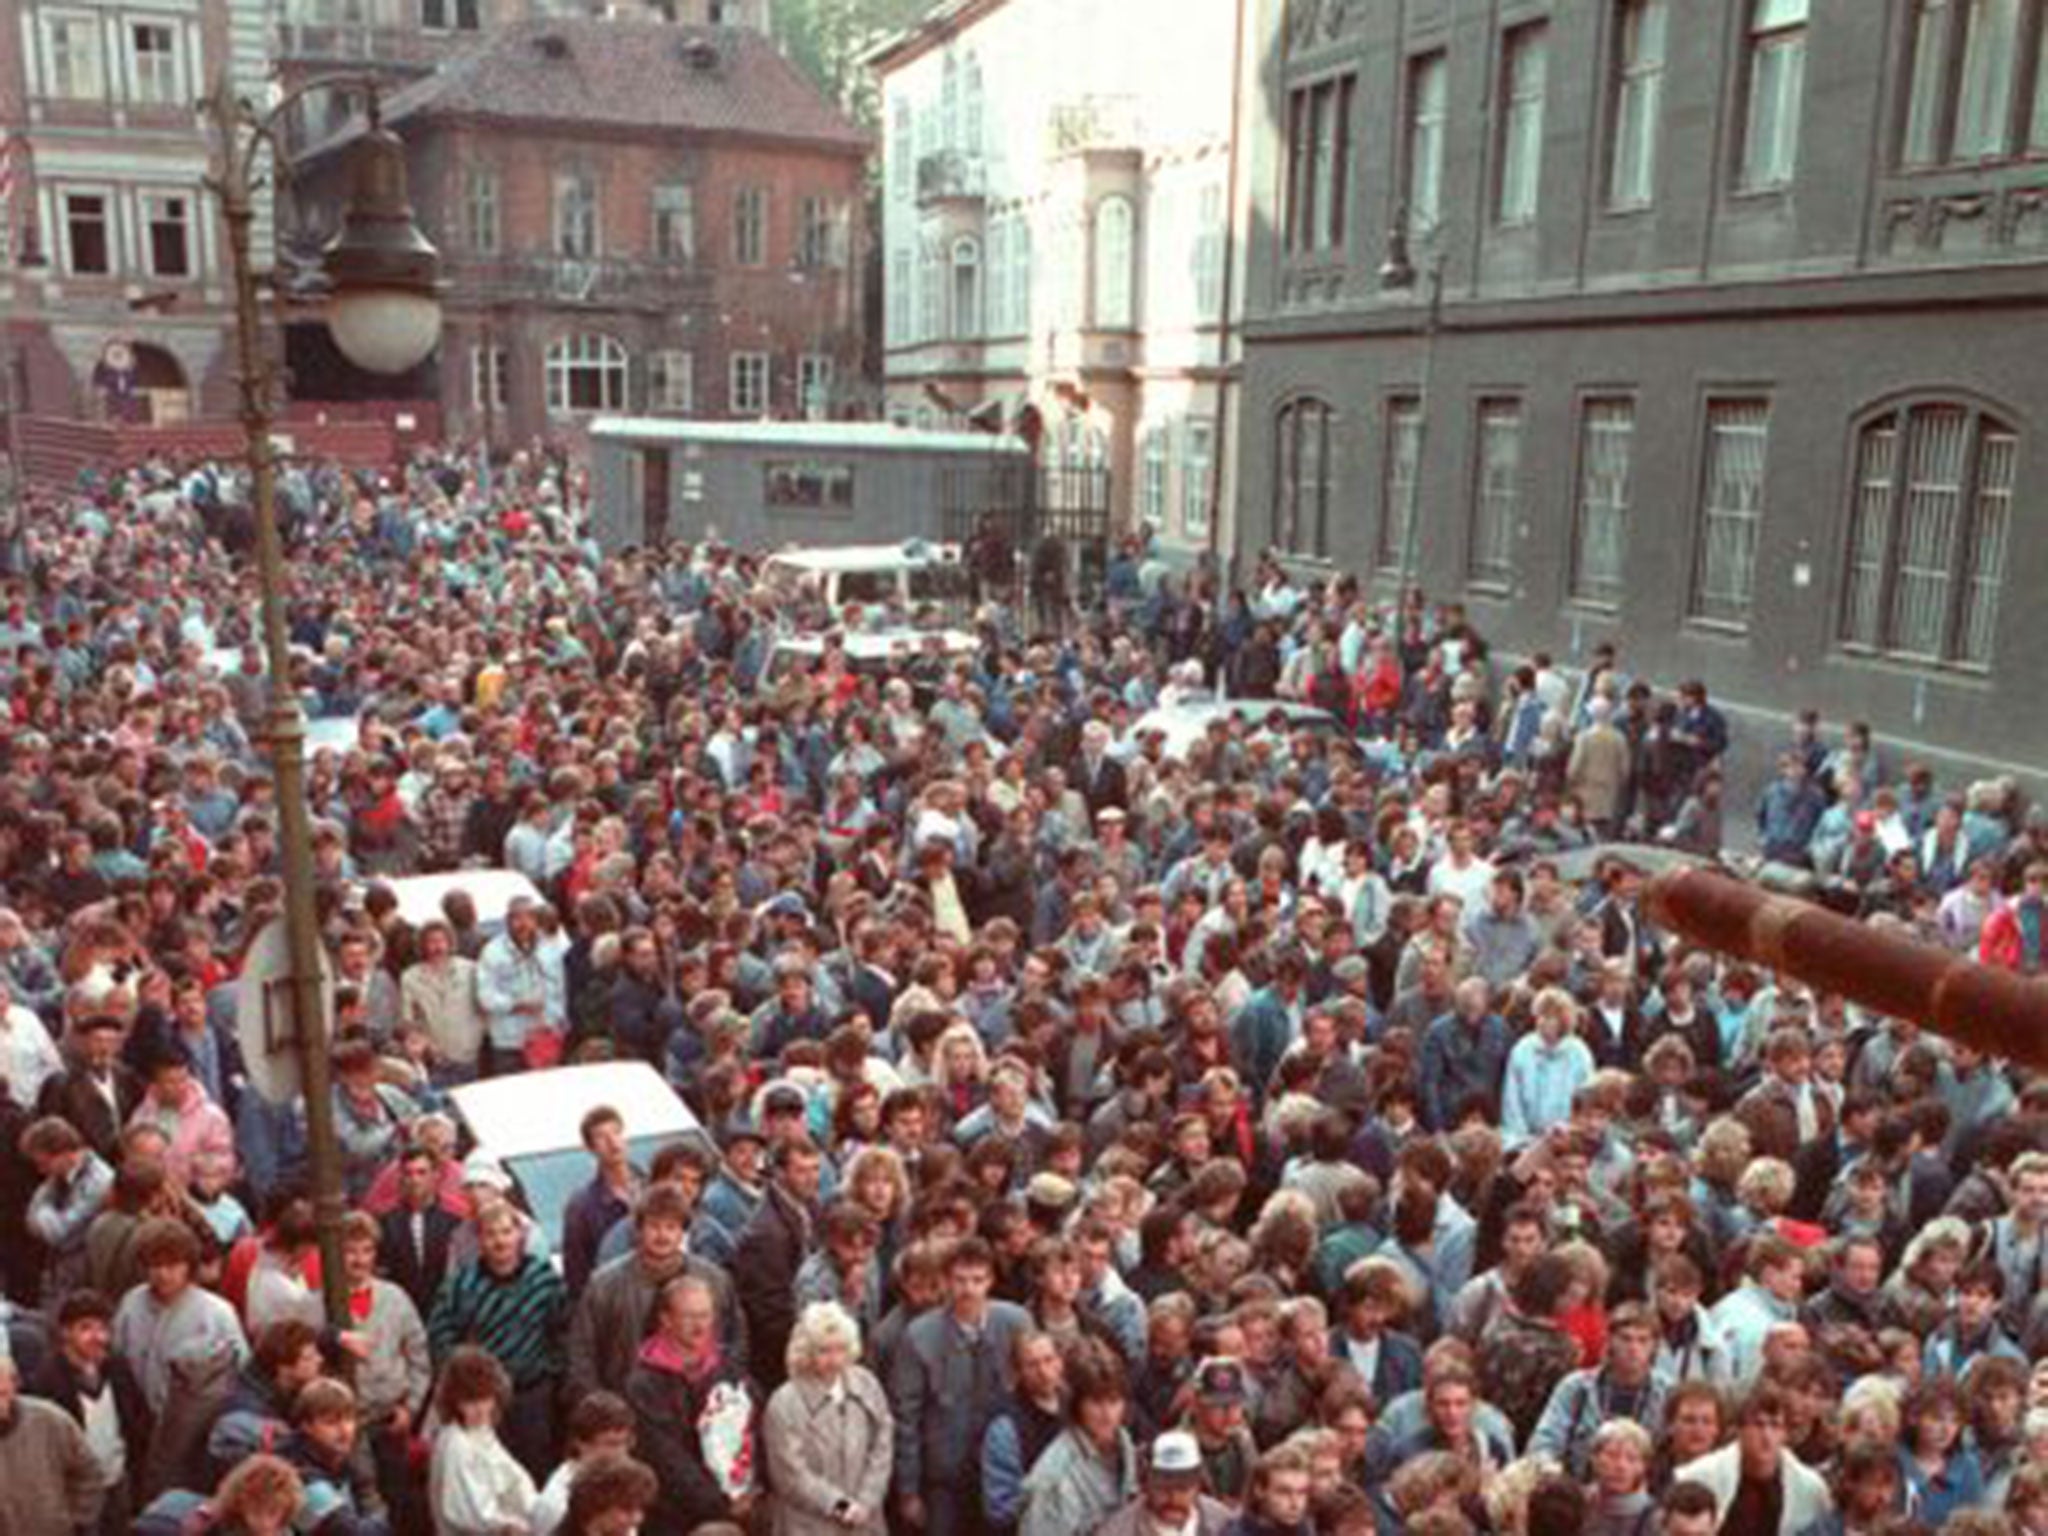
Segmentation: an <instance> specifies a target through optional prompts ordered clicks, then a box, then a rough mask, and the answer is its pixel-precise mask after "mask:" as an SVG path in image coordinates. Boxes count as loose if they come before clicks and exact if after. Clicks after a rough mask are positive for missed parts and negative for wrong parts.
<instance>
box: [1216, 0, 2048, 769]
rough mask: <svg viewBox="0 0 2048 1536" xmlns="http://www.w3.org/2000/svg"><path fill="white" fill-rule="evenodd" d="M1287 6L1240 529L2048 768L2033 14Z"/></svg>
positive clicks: (1756, 729) (1569, 5) (1278, 52)
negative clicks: (2038, 647)
mask: <svg viewBox="0 0 2048 1536" xmlns="http://www.w3.org/2000/svg"><path fill="white" fill-rule="evenodd" d="M1259 9H1260V24H1261V35H1262V37H1263V39H1264V45H1263V47H1262V49H1261V53H1260V66H1259V76H1258V82H1259V83H1258V90H1257V94H1258V96H1259V99H1260V108H1261V109H1260V111H1259V113H1258V117H1257V120H1258V122H1259V123H1260V124H1261V129H1260V132H1259V133H1258V135H1257V138H1256V145H1255V154H1254V156H1253V163H1252V165H1251V167H1250V170H1249V175H1250V179H1251V182H1252V185H1253V200H1254V206H1253V221H1254V225H1255V230H1254V238H1253V242H1252V260H1251V265H1252V272H1251V285H1250V294H1249V303H1250V305H1251V314H1250V316H1249V318H1248V321H1247V328H1246V335H1247V339H1246V360H1245V406H1246V409H1245V414H1244V432H1243V438H1242V444H1241V446H1242V475H1241V484H1242V486H1243V491H1242V496H1241V505H1240V517H1241V523H1240V527H1241V530H1242V533H1241V540H1240V548H1241V550H1243V551H1246V552H1249V551H1252V550H1256V549H1258V548H1261V547H1265V546H1278V547H1280V548H1282V549H1285V550H1287V551H1289V552H1290V553H1291V554H1292V555H1293V556H1294V557H1296V558H1297V559H1299V560H1300V561H1301V562H1302V563H1303V564H1305V565H1307V566H1310V567H1319V568H1342V569H1349V570H1357V571H1364V572H1371V573H1375V574H1376V575H1377V577H1378V578H1379V579H1380V581H1381V582H1382V584H1383V586H1384V585H1385V584H1387V583H1389V582H1391V580H1392V578H1393V575H1394V573H1395V572H1396V571H1397V570H1398V569H1399V568H1400V567H1401V566H1402V565H1403V563H1404V558H1403V557H1404V551H1405V550H1406V549H1407V548H1408V547H1409V538H1408V517H1409V509H1410V508H1411V507H1416V508H1419V509H1420V514H1421V515H1420V526H1419V528H1418V529H1417V535H1418V537H1417V538H1416V539H1415V541H1414V545H1413V547H1414V549H1415V552H1416V555H1417V556H1418V558H1419V570H1420V573H1421V576H1422V579H1423V581H1424V582H1425V583H1426V585H1427V586H1428V587H1429V588H1430V590H1431V591H1432V592H1435V593H1438V594H1446V593H1449V594H1458V595H1461V596H1463V597H1464V598H1465V599H1466V600H1467V602H1468V604H1469V605H1470V607H1471V608H1472V609H1473V610H1474V613H1475V617H1476V619H1477V621H1478V622H1479V624H1480V625H1481V626H1482V627H1483V628H1484V629H1486V630H1487V631H1488V632H1489V633H1491V634H1493V635H1494V636H1496V637H1498V638H1499V639H1500V640H1501V641H1502V642H1504V643H1505V644H1506V645H1507V646H1508V647H1509V648H1511V649H1519V650H1527V649H1535V648H1542V649H1549V650H1551V651H1553V652H1555V653H1556V654H1558V655H1560V656H1576V655H1582V654H1583V653H1584V652H1585V651H1586V650H1587V649H1588V648H1589V647H1590V646H1591V645H1592V644H1593V643H1594V642H1595V641H1597V640H1599V639H1602V638H1608V637H1613V638H1616V639H1618V640H1620V642H1621V643H1622V647H1623V655H1624V657H1625V659H1626V661H1627V663H1628V665H1629V666H1630V667H1631V669H1632V670H1639V671H1642V672H1644V673H1648V674H1651V675H1655V676H1659V677H1663V678H1666V679H1673V678H1677V677H1681V676H1684V675H1687V674H1697V675H1701V676H1705V677H1709V678H1712V679H1715V680H1716V686H1717V687H1718V688H1719V689H1720V690H1721V691H1722V692H1723V693H1724V694H1725V695H1726V696H1727V697H1728V698H1729V700H1730V702H1731V703H1732V704H1734V705H1736V706H1746V707H1748V708H1749V709H1750V710H1751V711H1753V714H1752V719H1753V722H1754V724H1753V730H1752V732H1751V734H1752V736H1753V737H1755V738H1757V739H1759V740H1761V741H1763V742H1766V743H1767V742H1768V741H1770V740H1773V739H1777V737H1778V736H1779V734H1780V730H1781V728H1780V726H1779V725H1778V724H1777V719H1778V718H1779V717H1780V712H1781V711H1782V710H1784V709H1785V708H1787V707H1789V706H1791V705H1793V704H1795V703H1801V702H1815V703H1820V704H1823V705H1825V706H1826V708H1827V710H1828V713H1829V715H1830V717H1831V718H1834V719H1838V720H1839V719H1841V718H1845V717H1846V718H1855V717H1863V718H1867V719H1869V720H1870V721H1872V722H1873V724H1874V725H1875V726H1876V728H1877V729H1878V731H1879V732H1880V733H1881V734H1884V735H1890V736H1892V737H1893V738H1894V739H1903V740H1906V741H1911V742H1915V743H1922V744H1926V743H1949V744H1951V745H1953V746H1955V747H1956V748H1957V750H1958V751H1960V752H1965V753H1968V754H1969V755H1971V756H1973V757H1974V758H1975V759H1976V760H1977V761H1978V762H1980V763H1986V762H1997V763H2018V764H2038V763H2041V762H2044V761H2048V695H2044V694H2043V693H2042V691H2041V690H2040V689H2039V688H2037V687H2033V686H2031V684H2030V682H2029V677H2030V673H2031V663H2030V662H2029V661H2028V659H2027V658H2028V657H2029V656H2030V655H2031V652H2032V645H2031V642H2029V640H2028V639H2027V636H2026V633H2025V630H2026V626H2027V625H2028V624H2029V623H2031V622H2032V619H2031V615H2030V612H2029V610H2028V607H2027V604H2026V600H2025V594H2026V593H2028V592H2030V591H2038V590H2039V589H2040V588H2041V586H2042V584H2043V583H2044V581H2048V543H2044V542H2042V541H2037V540H2034V539H2032V538H2030V537H2026V536H2024V529H2025V527H2026V526H2027V518H2028V516H2029V515H2030V509H2031V508H2032V507H2033V506H2035V505H2038V504H2039V503H2040V501H2041V498H2042V496H2043V495H2044V493H2048V392H2044V384H2043V378H2044V376H2043V373H2042V371H2041V368H2040V364H2039V357H2040V348H2039V332H2038V330H2037V329H2036V327H2038V326H2039V325H2041V324H2042V322H2043V320H2044V318H2048V161H2044V156H2048V65H2044V61H2043V48H2044V46H2048V30H2044V26H2043V20H2044V18H2043V11H2044V7H2043V6H2042V5H2041V4H2039V3H2033V0H2029V3H2019V0H2014V3H2010V4H2005V3H1999V4H1953V3H1949V0H1547V3H1546V0H1486V3H1480V0H1400V3H1394V0H1389V3H1385V4H1371V5H1367V4H1359V3H1356V0H1350V3H1347V0H1293V3H1291V4H1286V5H1282V4H1281V3H1279V0H1259ZM1404 219H1405V221H1406V227H1405V229H1404V230H1403V231H1402V233H1404V234H1405V235H1406V236H1407V240H1406V245H1407V251H1406V253H1405V254H1406V256H1407V258H1408V265H1409V266H1410V267H1411V268H1412V270H1413V273H1414V276H1413V278H1412V280H1411V281H1409V282H1407V283H1406V284H1400V283H1396V284H1395V285H1393V286H1389V285H1388V284H1387V283H1386V282H1384V281H1383V277H1382V268H1383V265H1390V266H1392V267H1393V268H1395V269H1396V271H1395V274H1394V275H1395V276H1397V277H1398V276H1401V275H1402V274H1400V273H1399V271H1398V269H1399V268H1400V267H1401V266H1402V265H1403V263H1402V262H1401V261H1400V260H1399V259H1396V260H1394V261H1393V262H1391V263H1389V262H1388V257H1389V256H1390V255H1393V256H1395V257H1396V258H1399V257H1400V256H1401V255H1402V254H1403V253H1402V252H1400V251H1398V250H1390V236H1391V235H1392V234H1393V233H1394V232H1395V226H1396V225H1397V224H1398V223H1401V222H1402V221H1403V220H1404ZM1438 259H1441V261H1442V269H1441V271H1442V283H1441V295H1442V302H1441V306H1440V308H1438V309H1437V310H1436V311H1435V313H1436V315H1437V319H1436V321H1435V322H1434V323H1433V321H1432V306H1431V304H1430V294H1431V289H1432V286H1433V285H1432V283H1431V280H1430V272H1431V268H1432V265H1433V263H1434V262H1435V261H1436V260H1438ZM1914 750H1916V751H1917V750H1919V749H1918V748H1917V747H1916V748H1915V749H1914Z"/></svg>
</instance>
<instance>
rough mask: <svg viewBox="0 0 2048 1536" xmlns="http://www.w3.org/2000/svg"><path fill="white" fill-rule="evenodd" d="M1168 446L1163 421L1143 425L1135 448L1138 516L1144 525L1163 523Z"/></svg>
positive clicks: (1169, 437)
mask: <svg viewBox="0 0 2048 1536" xmlns="http://www.w3.org/2000/svg"><path fill="white" fill-rule="evenodd" d="M1172 450H1173V441H1172V433H1171V431H1170V430H1169V429H1168V427H1167V425H1166V423H1165V422H1154V423H1153V424H1152V425H1150V426H1148V427H1147V428H1145V438H1144V443H1143V445H1142V447H1141V449H1140V451H1139V474H1138V519H1139V521H1141V522H1142V523H1144V525H1145V526H1146V527H1147V528H1163V527H1165V526H1166V475H1167V465H1168V455H1169V454H1170V453H1171V452H1172Z"/></svg>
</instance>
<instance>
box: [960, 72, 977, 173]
mask: <svg viewBox="0 0 2048 1536" xmlns="http://www.w3.org/2000/svg"><path fill="white" fill-rule="evenodd" d="M960 153H962V154H963V155H967V156H970V157H973V156H978V155H980V153H981V60H980V59H978V58H976V57H975V56H974V55H973V54H971V53H970V54H969V55H968V56H967V62H966V64H964V65H962V66H961V70H960Z"/></svg>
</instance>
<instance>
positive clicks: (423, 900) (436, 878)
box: [384, 869, 543, 934]
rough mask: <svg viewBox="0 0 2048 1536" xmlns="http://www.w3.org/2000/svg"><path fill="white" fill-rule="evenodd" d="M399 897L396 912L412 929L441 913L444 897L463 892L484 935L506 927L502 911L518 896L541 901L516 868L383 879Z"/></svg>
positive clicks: (535, 890) (459, 870)
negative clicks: (470, 903) (474, 906)
mask: <svg viewBox="0 0 2048 1536" xmlns="http://www.w3.org/2000/svg"><path fill="white" fill-rule="evenodd" d="M384 883H385V884H386V885H387V886H389V887H390V889H391V892H392V894H393V895H395V896H396V897H397V898H398V915H399V916H400V917H401V918H403V919H404V920H405V922H406V923H407V924H408V925H409V926H411V927H414V928H417V927H419V926H420V925H421V924H422V923H426V922H431V921H432V920H433V919H435V918H437V917H441V916H443V915H444V913H443V911H442V907H441V902H442V900H443V898H445V897H446V896H447V894H448V893H449V892H450V891H466V892H468V894H469V899H470V900H471V901H472V902H474V903H476V919H477V924H478V926H480V927H481V928H482V929H483V931H484V932H485V933H487V934H496V933H498V932H500V931H501V930H503V928H504V926H505V913H506V912H507V910H509V909H510V907H511V905H512V903H513V902H515V901H517V900H518V899H519V898H520V897H522V896H523V897H525V898H527V899H528V900H529V901H536V902H537V901H540V900H542V899H543V898H542V896H541V893H540V890H539V888H538V887H537V886H535V885H534V883H533V882H532V881H531V880H529V879H527V878H526V876H524V875H522V874H520V873H519V872H518V871H517V870H515V869H456V870H450V871H448V872H447V873H446V874H439V875H407V876H405V877H404V878H403V879H400V880H387V881H385V882H384Z"/></svg>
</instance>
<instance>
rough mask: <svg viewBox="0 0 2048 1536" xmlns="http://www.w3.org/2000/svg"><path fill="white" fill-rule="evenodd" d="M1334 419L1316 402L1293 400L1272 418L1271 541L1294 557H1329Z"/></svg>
mask: <svg viewBox="0 0 2048 1536" xmlns="http://www.w3.org/2000/svg"><path fill="white" fill-rule="evenodd" d="M1334 419H1335V413H1334V412H1333V411H1331V409H1330V407H1329V406H1328V405H1327V404H1326V403H1324V402H1323V401H1321V400H1315V399H1302V400H1295V401H1291V402H1289V403H1288V404H1287V405H1284V406H1282V407H1281V408H1280V413H1279V415H1278V416H1277V417H1275V418H1274V444H1273V542H1274V543H1275V544H1277V545H1279V547H1280V548H1282V549H1284V550H1289V551H1291V552H1293V553H1295V554H1302V555H1315V556H1322V555H1325V554H1327V553H1328V552H1329V540H1330V503H1331V500H1332V498H1333V490H1334V488H1333V486H1332V483H1331V482H1332V480H1333V478H1334V477H1333V476H1332V473H1331V463H1330V445H1331V434H1330V428H1331V425H1332V423H1333V421H1334Z"/></svg>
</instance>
